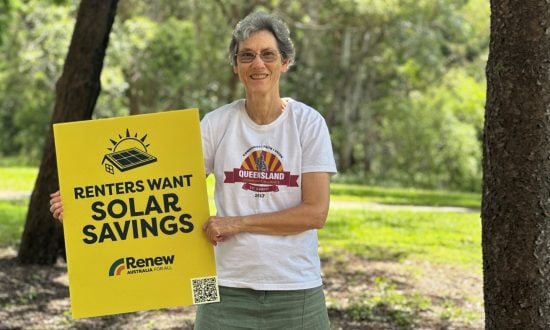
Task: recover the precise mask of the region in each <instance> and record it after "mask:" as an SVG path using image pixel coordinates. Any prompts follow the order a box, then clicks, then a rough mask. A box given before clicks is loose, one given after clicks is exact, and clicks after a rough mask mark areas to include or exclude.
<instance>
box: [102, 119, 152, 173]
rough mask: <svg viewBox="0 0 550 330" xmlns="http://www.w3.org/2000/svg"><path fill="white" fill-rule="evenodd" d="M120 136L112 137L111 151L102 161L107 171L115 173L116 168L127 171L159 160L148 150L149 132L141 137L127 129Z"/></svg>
mask: <svg viewBox="0 0 550 330" xmlns="http://www.w3.org/2000/svg"><path fill="white" fill-rule="evenodd" d="M118 137H119V139H118V140H113V139H110V141H111V143H112V144H113V147H111V148H107V150H109V151H111V153H108V154H106V155H105V156H104V157H103V160H102V161H101V164H102V165H103V166H104V167H105V171H106V172H108V173H111V174H115V169H118V170H119V171H120V172H125V171H128V170H131V169H134V168H138V167H141V166H145V165H147V164H151V163H154V162H156V161H157V158H156V157H155V156H153V155H151V154H149V153H148V152H147V147H149V144H146V143H145V140H146V139H147V134H145V135H144V136H142V137H141V138H139V137H138V135H137V134H134V135H133V136H132V134H130V130H129V129H126V134H124V135H119V136H118Z"/></svg>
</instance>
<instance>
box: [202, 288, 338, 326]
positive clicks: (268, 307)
mask: <svg viewBox="0 0 550 330" xmlns="http://www.w3.org/2000/svg"><path fill="white" fill-rule="evenodd" d="M220 300H221V302H219V303H212V304H204V305H199V306H198V308H197V316H196V319H195V330H231V329H258V330H259V329H262V330H264V329H284V330H291V329H310V330H329V329H330V324H329V319H328V313H327V308H326V304H325V295H324V293H323V288H322V287H317V288H313V289H306V290H292V291H257V290H252V289H242V288H229V287H220Z"/></svg>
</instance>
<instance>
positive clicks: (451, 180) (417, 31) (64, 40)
mask: <svg viewBox="0 0 550 330" xmlns="http://www.w3.org/2000/svg"><path fill="white" fill-rule="evenodd" d="M0 4H2V5H6V4H7V6H8V8H9V13H8V14H6V15H4V14H2V15H0V25H5V26H6V29H1V31H2V32H1V33H0V35H1V36H2V40H3V42H2V43H0V86H1V87H0V155H2V156H17V155H24V156H25V157H28V158H30V159H39V156H40V152H41V146H42V141H43V137H44V135H45V132H46V131H47V129H48V127H49V121H50V117H51V112H52V109H53V103H54V95H55V94H54V90H55V81H56V79H57V77H58V76H59V73H60V71H61V66H62V64H63V59H64V55H65V52H66V50H67V45H68V42H69V39H70V33H71V31H72V26H73V24H74V12H75V3H74V2H70V1H48V2H43V1H38V0H28V1H17V0H3V2H2V1H0ZM255 9H265V10H269V11H273V12H275V13H277V14H279V15H280V16H282V17H283V18H284V19H285V20H286V21H287V22H288V24H289V26H290V28H291V32H292V36H293V39H294V41H295V44H296V48H297V63H296V65H294V66H293V67H292V68H291V70H290V72H289V73H288V74H286V75H285V76H284V78H283V84H282V93H283V95H285V96H290V97H294V98H296V99H298V100H301V101H303V102H306V103H308V104H310V105H312V106H313V107H314V108H316V109H318V110H319V111H320V112H321V113H322V114H323V115H324V116H325V118H326V120H327V123H328V124H329V127H330V130H331V134H332V139H333V144H334V151H335V154H336V157H337V162H338V167H339V170H340V172H342V173H353V174H354V175H355V176H357V177H360V178H362V180H368V181H369V182H370V183H374V184H384V185H387V184H392V185H403V186H417V187H425V188H444V189H459V190H470V191H479V190H480V188H479V186H480V183H479V182H480V166H479V164H480V158H481V153H480V150H481V147H480V142H481V127H482V121H483V116H482V113H483V100H484V98H485V95H484V94H485V91H484V85H485V81H484V75H483V66H484V62H485V57H486V54H487V45H488V21H489V6H488V4H487V3H486V2H485V1H482V0H461V1H455V0H437V1H434V0H422V1H413V0H392V1H381V0H322V1H316V2H311V1H287V0H277V1H274V0H258V1H253V2H237V1H227V2H222V1H212V0H206V1H190V2H180V1H173V0H162V1H155V2H143V1H137V0H121V1H120V2H119V8H118V14H117V18H116V20H115V25H114V28H113V31H112V33H111V38H110V45H109V48H108V51H107V57H106V60H105V67H104V70H103V74H102V88H103V91H102V93H101V95H100V97H99V99H98V103H97V107H96V110H95V117H96V118H99V117H111V116H121V115H126V114H134V113H143V112H154V111H162V110H166V109H178V108H189V107H198V108H199V109H201V113H202V114H204V113H205V112H208V111H210V110H212V109H214V108H216V107H218V106H220V105H222V104H223V103H226V102H228V101H230V100H232V99H235V98H239V97H242V95H243V94H242V87H240V86H239V83H238V78H237V77H235V76H234V75H233V74H232V71H231V67H230V66H229V65H228V63H227V53H226V52H227V45H228V43H229V38H230V31H231V30H232V28H233V26H234V25H235V23H236V22H237V21H238V19H240V18H242V17H243V16H244V15H246V14H247V13H248V12H250V11H252V10H255ZM8 18H9V19H8Z"/></svg>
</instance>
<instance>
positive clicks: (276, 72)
mask: <svg viewBox="0 0 550 330" xmlns="http://www.w3.org/2000/svg"><path fill="white" fill-rule="evenodd" d="M243 52H245V53H253V54H255V55H256V58H254V60H252V62H250V63H242V62H240V61H239V58H238V57H237V62H236V63H237V64H236V65H235V66H234V67H233V71H234V72H235V73H236V74H238V75H239V79H240V80H241V81H242V83H243V84H244V87H245V89H246V92H247V94H259V95H267V94H270V93H273V94H276V95H277V96H278V95H279V78H280V77H281V72H286V70H287V69H288V61H286V60H283V59H282V56H281V54H280V53H279V49H278V48H277V40H276V39H275V37H274V36H273V34H272V33H271V32H269V31H258V32H255V33H253V34H251V35H250V37H249V38H248V39H246V40H244V41H242V42H240V43H239V53H241V54H242V53H243ZM262 52H263V53H264V54H266V52H267V53H270V52H275V53H276V56H277V58H276V60H275V61H273V62H264V61H263V60H262V59H261V58H260V56H259V54H260V53H262Z"/></svg>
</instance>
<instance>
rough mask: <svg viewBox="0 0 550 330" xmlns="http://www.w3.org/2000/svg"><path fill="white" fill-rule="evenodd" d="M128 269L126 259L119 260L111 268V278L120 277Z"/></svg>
mask: <svg viewBox="0 0 550 330" xmlns="http://www.w3.org/2000/svg"><path fill="white" fill-rule="evenodd" d="M125 269H126V266H125V265H124V258H120V259H117V260H116V261H115V262H113V264H112V265H111V267H110V268H109V276H115V275H117V276H118V275H120V274H122V272H123V271H124V270H125Z"/></svg>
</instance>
